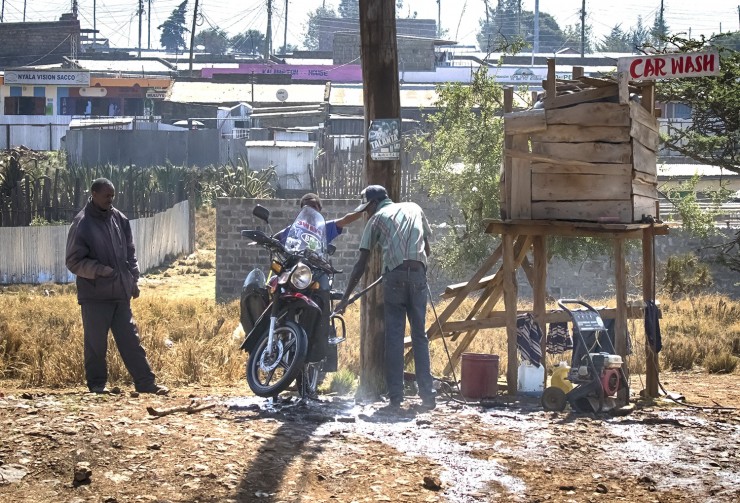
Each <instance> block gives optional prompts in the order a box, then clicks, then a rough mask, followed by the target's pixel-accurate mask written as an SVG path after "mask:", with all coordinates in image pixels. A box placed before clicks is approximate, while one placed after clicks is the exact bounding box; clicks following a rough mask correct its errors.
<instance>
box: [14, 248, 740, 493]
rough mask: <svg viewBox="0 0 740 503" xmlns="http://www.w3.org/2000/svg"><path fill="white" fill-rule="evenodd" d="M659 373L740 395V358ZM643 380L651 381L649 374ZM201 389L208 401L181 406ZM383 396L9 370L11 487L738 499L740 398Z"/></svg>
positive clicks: (700, 391) (694, 394)
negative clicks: (616, 410) (602, 405)
mask: <svg viewBox="0 0 740 503" xmlns="http://www.w3.org/2000/svg"><path fill="white" fill-rule="evenodd" d="M208 260H209V259H208V257H204V256H203V255H200V256H194V257H190V258H188V259H186V260H184V261H183V262H182V263H179V264H176V267H177V268H179V269H183V270H187V269H190V272H189V273H188V272H187V271H186V272H183V273H179V272H177V271H176V270H174V269H173V270H167V271H161V272H159V273H157V274H155V275H151V276H150V277H148V278H147V279H145V280H144V281H143V282H142V285H143V286H144V289H143V290H144V292H145V293H144V295H146V294H147V293H146V292H148V291H152V292H153V291H155V290H156V292H157V295H161V294H164V292H166V293H167V295H182V296H196V297H199V296H202V297H210V298H212V296H213V292H214V290H213V274H212V270H209V268H208V267H207V266H208ZM197 264H200V265H198V266H197V267H196V265H197ZM193 271H195V272H193ZM661 377H662V382H663V384H664V385H665V387H666V388H667V389H668V390H669V391H673V392H678V393H681V394H683V395H684V396H685V397H686V401H687V403H690V404H693V405H701V406H707V407H716V406H724V407H735V406H736V405H737V404H738V402H739V401H740V400H739V399H740V375H738V374H730V375H709V374H707V373H705V372H687V373H664V374H662V376H661ZM632 387H633V389H634V390H635V391H637V390H639V389H640V388H641V387H642V386H641V382H640V379H639V377H633V381H632ZM189 405H193V406H195V407H210V408H205V409H203V410H200V411H197V412H193V413H187V411H179V412H172V410H171V409H173V408H175V407H181V408H184V407H187V406H189ZM383 405H384V404H383V403H366V404H365V403H355V401H354V400H353V398H352V397H350V396H321V397H320V399H319V400H316V401H313V400H312V401H309V402H306V403H300V402H297V401H296V400H295V398H294V397H290V396H288V397H287V399H286V400H283V401H281V402H279V403H272V402H268V401H266V400H265V399H259V398H255V397H252V396H250V395H249V393H248V390H247V386H246V383H245V384H243V385H241V386H237V387H232V388H205V387H195V386H192V387H182V388H177V389H173V390H172V392H171V395H170V396H168V397H159V396H150V395H141V396H135V394H132V393H131V390H130V389H123V390H122V391H121V393H119V394H111V395H93V394H90V393H87V392H86V391H85V390H83V389H81V388H78V389H65V390H49V389H21V388H18V387H15V385H14V384H13V383H8V382H2V381H0V501H2V502H5V501H7V502H40V501H49V502H108V503H113V502H129V501H130V502H138V501H156V502H163V503H164V502H217V501H218V502H222V501H223V502H251V501H256V502H263V501H264V502H294V501H300V502H310V501H313V502H317V501H320V502H324V501H338V502H354V501H357V502H361V501H393V502H396V501H397V502H446V501H449V502H478V501H527V502H541V501H553V502H559V501H562V502H572V501H574V502H608V501H630V502H631V501H639V502H673V501H678V502H682V501H686V502H689V501H707V502H711V501H716V502H725V501H726V502H735V501H739V500H740V459H739V458H740V413H739V412H738V411H737V410H734V409H728V410H716V409H715V410H712V409H699V408H691V407H688V406H684V405H677V404H675V403H673V402H670V401H663V400H659V401H657V402H655V403H653V404H644V403H639V402H638V403H637V406H636V408H635V411H634V412H633V413H632V414H630V415H626V416H612V415H608V414H604V415H595V414H574V413H570V412H567V411H566V412H564V413H550V412H544V411H543V410H542V408H541V406H540V405H539V403H538V401H537V399H531V398H516V399H513V400H507V399H505V398H502V399H501V401H500V402H498V403H495V404H488V405H489V406H488V407H482V406H480V405H479V404H467V405H465V404H461V403H457V402H455V401H445V400H440V402H439V406H438V407H437V409H436V410H434V411H423V410H421V409H420V407H419V401H418V399H417V398H416V397H409V399H408V400H407V401H406V402H405V403H404V408H403V410H402V412H401V413H387V412H385V411H384V410H383V409H382V406H383ZM491 405H493V406H491ZM147 407H152V408H154V411H155V412H163V411H164V412H167V411H168V410H169V411H170V412H172V413H171V414H168V415H165V416H162V417H157V416H153V415H151V414H150V413H149V412H148V411H147Z"/></svg>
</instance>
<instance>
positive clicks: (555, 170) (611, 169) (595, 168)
mask: <svg viewBox="0 0 740 503" xmlns="http://www.w3.org/2000/svg"><path fill="white" fill-rule="evenodd" d="M542 173H544V174H573V175H613V176H625V177H630V176H632V173H633V171H632V165H631V164H590V163H589V164H588V165H587V166H580V165H579V166H568V165H566V164H553V163H548V162H533V163H532V175H533V176H534V175H536V174H542Z"/></svg>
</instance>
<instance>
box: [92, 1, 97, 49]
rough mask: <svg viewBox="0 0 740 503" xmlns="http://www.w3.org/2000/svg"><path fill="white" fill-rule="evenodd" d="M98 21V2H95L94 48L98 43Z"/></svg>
mask: <svg viewBox="0 0 740 503" xmlns="http://www.w3.org/2000/svg"><path fill="white" fill-rule="evenodd" d="M97 21H98V2H97V0H93V47H95V43H96V42H97V41H98V29H97Z"/></svg>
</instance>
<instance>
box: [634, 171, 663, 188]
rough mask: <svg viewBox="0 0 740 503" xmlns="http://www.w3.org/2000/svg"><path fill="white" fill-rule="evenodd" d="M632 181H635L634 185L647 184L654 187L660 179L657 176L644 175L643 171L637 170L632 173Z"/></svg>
mask: <svg viewBox="0 0 740 503" xmlns="http://www.w3.org/2000/svg"><path fill="white" fill-rule="evenodd" d="M632 180H633V183H647V184H650V185H654V184H657V183H658V177H657V176H656V175H651V174H650V173H643V172H642V171H637V170H633V171H632Z"/></svg>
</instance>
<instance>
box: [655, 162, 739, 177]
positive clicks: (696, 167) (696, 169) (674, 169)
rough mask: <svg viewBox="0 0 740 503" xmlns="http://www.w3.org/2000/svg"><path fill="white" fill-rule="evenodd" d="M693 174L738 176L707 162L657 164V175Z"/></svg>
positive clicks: (680, 175) (685, 175)
mask: <svg viewBox="0 0 740 503" xmlns="http://www.w3.org/2000/svg"><path fill="white" fill-rule="evenodd" d="M694 175H699V176H712V177H720V176H721V177H738V176H740V174H738V173H733V172H732V171H728V170H726V169H723V168H721V167H720V166H710V165H707V164H659V165H658V176H659V177H661V178H671V177H686V178H690V177H692V176H694Z"/></svg>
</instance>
